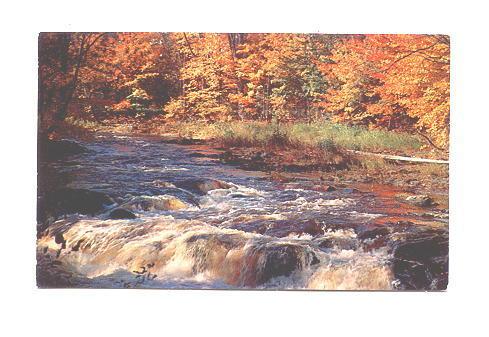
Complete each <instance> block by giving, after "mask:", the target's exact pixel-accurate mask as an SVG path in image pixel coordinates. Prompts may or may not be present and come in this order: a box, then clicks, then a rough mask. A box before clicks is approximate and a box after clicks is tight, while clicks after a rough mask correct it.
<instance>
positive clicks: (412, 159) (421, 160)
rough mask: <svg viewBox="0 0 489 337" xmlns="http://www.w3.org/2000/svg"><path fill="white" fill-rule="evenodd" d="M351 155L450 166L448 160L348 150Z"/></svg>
mask: <svg viewBox="0 0 489 337" xmlns="http://www.w3.org/2000/svg"><path fill="white" fill-rule="evenodd" d="M347 151H348V152H350V153H354V154H357V155H361V156H373V157H379V158H383V159H388V160H400V161H409V162H415V163H431V164H448V163H449V161H448V160H440V159H428V158H418V157H403V156H394V155H390V154H381V153H372V152H364V151H356V150H347Z"/></svg>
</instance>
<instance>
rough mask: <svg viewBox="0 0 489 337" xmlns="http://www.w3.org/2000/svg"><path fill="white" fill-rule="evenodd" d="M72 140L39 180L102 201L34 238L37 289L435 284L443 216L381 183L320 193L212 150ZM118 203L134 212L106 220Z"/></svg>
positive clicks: (300, 180)
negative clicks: (72, 150) (68, 151)
mask: <svg viewBox="0 0 489 337" xmlns="http://www.w3.org/2000/svg"><path fill="white" fill-rule="evenodd" d="M80 143H81V145H83V146H84V147H86V148H87V149H88V152H85V153H81V154H77V155H74V156H69V157H64V158H61V159H57V160H50V161H43V160H42V159H43V158H41V160H40V162H39V165H40V168H39V170H40V172H41V178H40V179H41V180H42V179H45V181H46V183H47V184H51V185H52V187H53V188H54V187H57V186H56V185H60V187H69V188H74V189H87V190H90V191H98V192H102V193H104V194H107V195H109V196H110V197H111V198H112V199H113V201H114V204H113V205H107V207H106V209H105V210H104V211H102V212H98V213H97V214H69V215H66V216H64V217H62V218H61V219H58V220H57V221H55V222H53V223H51V224H50V225H49V226H48V227H47V228H45V229H43V231H42V232H40V234H39V235H38V240H37V247H38V248H37V257H38V284H39V283H40V286H48V287H51V286H54V287H56V286H62V287H92V288H192V289H194V288H199V289H200V288H204V289H209V288H210V289H242V288H243V289H255V288H258V289H317V290H438V289H445V288H446V286H447V282H448V214H446V212H443V211H442V210H437V209H434V210H433V209H431V210H426V209H422V208H417V207H415V206H411V205H407V204H405V203H402V202H400V201H399V200H397V199H396V197H395V196H396V193H398V192H399V191H398V190H396V189H395V188H393V187H390V186H380V185H374V184H364V185H354V186H345V187H336V188H335V189H331V188H330V189H328V188H327V186H326V184H324V183H323V182H321V181H319V180H318V179H313V178H311V176H308V175H302V176H301V175H297V176H296V177H295V179H293V180H291V181H284V182H280V181H275V180H273V179H270V177H269V174H268V173H267V172H260V171H247V170H244V169H241V168H239V167H236V166H231V165H227V164H223V163H222V162H221V160H220V159H219V158H220V151H219V150H216V149H213V148H210V147H208V146H206V145H177V144H170V143H168V142H165V141H163V140H162V139H160V138H156V137H137V136H124V135H110V134H100V135H98V136H97V137H96V138H95V139H94V140H90V141H82V142H80ZM117 207H119V208H125V209H127V210H130V211H131V212H133V213H134V214H135V215H136V218H135V219H110V217H109V213H110V211H111V210H113V209H114V208H117ZM60 237H61V238H62V240H60V239H59V238H60ZM39 280H44V281H42V282H39ZM46 280H48V281H46Z"/></svg>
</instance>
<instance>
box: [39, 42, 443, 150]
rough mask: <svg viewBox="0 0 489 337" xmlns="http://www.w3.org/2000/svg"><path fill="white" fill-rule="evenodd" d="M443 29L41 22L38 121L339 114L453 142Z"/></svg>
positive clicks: (306, 118)
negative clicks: (226, 28) (238, 29)
mask: <svg viewBox="0 0 489 337" xmlns="http://www.w3.org/2000/svg"><path fill="white" fill-rule="evenodd" d="M449 43H450V41H449V38H448V37H447V36H444V35H322V34H244V33H239V34H237V33H230V34H213V33H41V34H40V35H39V116H40V117H39V123H40V130H50V129H52V128H55V127H56V125H59V123H61V122H63V121H64V120H65V119H66V118H67V117H68V116H73V117H77V118H85V119H95V120H107V119H109V120H110V119H111V118H116V117H121V116H124V117H132V118H138V119H140V120H141V121H144V120H147V119H151V118H154V117H157V118H159V119H161V121H162V122H171V121H208V122H218V121H236V120H239V121H269V122H277V123H288V122H295V121H301V122H314V121H322V120H331V121H333V122H339V123H346V124H351V125H364V126H366V127H368V128H381V129H387V130H400V131H407V132H410V133H417V134H420V135H422V136H423V137H424V138H425V139H427V140H428V142H430V143H431V144H432V145H433V146H435V147H438V148H444V149H446V148H448V139H449V137H448V135H449V88H450V87H449V86H450V80H449V75H450V46H449Z"/></svg>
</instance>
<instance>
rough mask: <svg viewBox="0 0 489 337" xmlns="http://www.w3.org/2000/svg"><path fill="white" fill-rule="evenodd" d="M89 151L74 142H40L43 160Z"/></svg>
mask: <svg viewBox="0 0 489 337" xmlns="http://www.w3.org/2000/svg"><path fill="white" fill-rule="evenodd" d="M87 151H88V150H87V149H86V148H85V147H83V146H82V145H80V144H78V143H77V142H75V141H72V140H50V139H43V140H40V141H39V155H40V157H41V159H59V158H64V157H67V156H71V155H75V154H80V153H84V152H87Z"/></svg>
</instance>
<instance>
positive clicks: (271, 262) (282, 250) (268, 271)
mask: <svg viewBox="0 0 489 337" xmlns="http://www.w3.org/2000/svg"><path fill="white" fill-rule="evenodd" d="M259 254H260V258H259V260H258V264H257V266H258V267H257V271H256V283H257V284H258V285H259V284H263V283H265V282H267V281H269V280H270V279H272V278H274V277H277V276H290V274H292V272H294V271H295V270H302V269H304V268H306V267H308V266H311V265H315V264H318V263H319V259H318V258H317V257H316V255H315V254H314V253H313V252H312V251H309V250H306V248H304V247H301V246H298V245H292V244H287V245H275V246H267V247H264V248H262V249H261V251H260V252H259Z"/></svg>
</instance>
